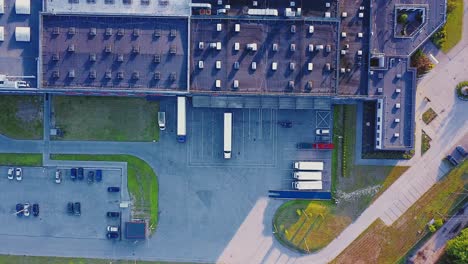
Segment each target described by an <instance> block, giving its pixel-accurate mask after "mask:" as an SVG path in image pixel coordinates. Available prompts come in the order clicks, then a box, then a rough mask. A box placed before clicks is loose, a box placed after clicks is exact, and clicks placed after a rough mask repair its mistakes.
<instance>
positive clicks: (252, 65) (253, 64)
mask: <svg viewBox="0 0 468 264" xmlns="http://www.w3.org/2000/svg"><path fill="white" fill-rule="evenodd" d="M250 66H251V67H252V70H254V71H255V70H256V69H257V63H256V62H255V61H252V64H251V65H250Z"/></svg>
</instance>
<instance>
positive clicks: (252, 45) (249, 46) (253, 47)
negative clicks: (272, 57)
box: [247, 43, 257, 51]
mask: <svg viewBox="0 0 468 264" xmlns="http://www.w3.org/2000/svg"><path fill="white" fill-rule="evenodd" d="M247 49H248V50H251V51H257V43H249V44H247Z"/></svg>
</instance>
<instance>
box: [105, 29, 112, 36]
mask: <svg viewBox="0 0 468 264" xmlns="http://www.w3.org/2000/svg"><path fill="white" fill-rule="evenodd" d="M106 36H108V37H109V36H112V28H106Z"/></svg>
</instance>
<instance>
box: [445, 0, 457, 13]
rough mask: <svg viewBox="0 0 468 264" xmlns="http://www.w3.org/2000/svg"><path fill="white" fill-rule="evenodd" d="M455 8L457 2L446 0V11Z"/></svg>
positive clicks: (450, 11)
mask: <svg viewBox="0 0 468 264" xmlns="http://www.w3.org/2000/svg"><path fill="white" fill-rule="evenodd" d="M455 8H457V2H456V1H455V0H448V1H447V13H452V11H453V10H455Z"/></svg>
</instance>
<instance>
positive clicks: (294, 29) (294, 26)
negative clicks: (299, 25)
mask: <svg viewBox="0 0 468 264" xmlns="http://www.w3.org/2000/svg"><path fill="white" fill-rule="evenodd" d="M291 33H296V25H292V26H291Z"/></svg>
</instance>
